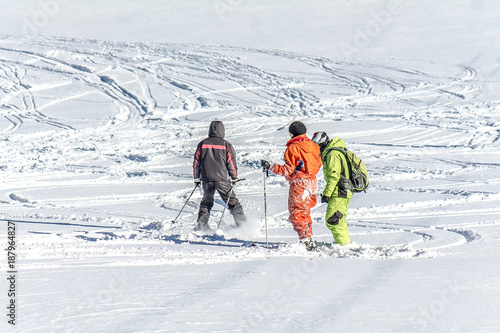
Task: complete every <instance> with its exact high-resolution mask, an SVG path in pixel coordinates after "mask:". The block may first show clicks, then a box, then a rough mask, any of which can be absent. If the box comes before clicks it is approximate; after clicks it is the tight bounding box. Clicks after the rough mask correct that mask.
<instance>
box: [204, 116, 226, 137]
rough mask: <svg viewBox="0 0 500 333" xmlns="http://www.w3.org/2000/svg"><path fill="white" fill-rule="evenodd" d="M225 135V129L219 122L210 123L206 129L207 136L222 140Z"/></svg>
mask: <svg viewBox="0 0 500 333" xmlns="http://www.w3.org/2000/svg"><path fill="white" fill-rule="evenodd" d="M225 135H226V129H225V128H224V124H223V123H222V121H220V120H214V121H212V122H211V123H210V128H209V129H208V136H217V137H220V138H223V137H224V136H225Z"/></svg>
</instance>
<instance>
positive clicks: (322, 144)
mask: <svg viewBox="0 0 500 333" xmlns="http://www.w3.org/2000/svg"><path fill="white" fill-rule="evenodd" d="M311 140H312V142H314V143H315V144H317V145H318V146H319V151H320V152H322V153H323V150H325V148H326V146H327V145H328V142H330V138H328V135H327V134H326V133H325V132H323V131H319V132H316V133H314V135H313V137H312V139H311Z"/></svg>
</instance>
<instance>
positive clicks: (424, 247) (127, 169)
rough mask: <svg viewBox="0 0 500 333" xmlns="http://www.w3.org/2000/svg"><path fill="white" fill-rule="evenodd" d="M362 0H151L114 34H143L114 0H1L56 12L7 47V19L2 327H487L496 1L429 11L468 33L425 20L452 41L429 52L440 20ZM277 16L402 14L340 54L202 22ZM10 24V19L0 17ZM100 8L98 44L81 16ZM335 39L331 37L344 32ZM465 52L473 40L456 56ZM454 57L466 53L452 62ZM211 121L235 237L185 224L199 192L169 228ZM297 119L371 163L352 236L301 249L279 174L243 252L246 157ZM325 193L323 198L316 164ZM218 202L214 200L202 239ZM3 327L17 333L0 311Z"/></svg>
mask: <svg viewBox="0 0 500 333" xmlns="http://www.w3.org/2000/svg"><path fill="white" fill-rule="evenodd" d="M54 1H55V0H54ZM356 2H357V3H358V4H359V3H362V4H364V5H366V8H365V9H364V10H363V12H364V16H361V17H363V19H362V20H361V21H357V20H359V16H357V15H356V14H357V13H358V12H359V10H357V9H354V8H353V7H352V4H351V2H348V1H339V2H336V3H335V4H334V5H329V4H327V2H325V1H313V2H311V4H310V6H304V5H299V4H298V3H297V4H295V3H293V2H292V3H291V4H290V5H286V4H285V3H284V2H277V4H275V5H267V6H266V5H264V4H261V3H259V5H255V6H249V4H247V3H246V2H244V1H241V2H224V1H222V2H215V3H214V4H212V6H207V5H202V4H201V3H200V2H198V3H197V2H195V1H191V2H190V1H187V2H185V3H184V4H183V5H177V6H174V5H171V4H170V5H167V4H161V2H159V1H152V2H151V4H154V5H151V8H149V9H144V10H143V11H142V12H143V14H144V15H143V16H142V19H141V20H139V21H138V22H134V23H133V24H132V25H131V27H128V26H127V29H131V28H132V27H135V28H136V33H137V37H136V36H135V35H129V34H127V33H126V32H124V31H121V32H120V31H118V32H117V31H116V29H115V27H116V26H117V24H118V26H124V25H123V23H121V25H119V22H120V19H122V20H125V19H126V18H128V17H129V16H130V15H133V13H137V12H141V10H142V8H140V7H138V5H133V4H130V5H129V6H124V8H123V9H122V10H120V11H115V12H113V13H112V14H109V13H110V11H109V8H108V6H111V7H112V6H113V5H116V4H114V2H113V1H110V2H108V3H106V4H102V5H101V7H96V9H95V11H96V12H95V15H92V16H86V15H85V13H87V12H88V13H92V12H93V10H94V9H91V7H86V8H87V12H86V11H85V10H84V9H85V8H84V7H82V6H84V5H82V4H75V5H72V6H70V5H67V4H64V3H63V1H60V0H59V2H58V4H59V7H58V9H57V11H56V10H55V9H56V7H53V8H52V9H53V10H54V13H55V12H57V13H55V14H54V15H51V13H52V12H47V10H46V9H43V8H44V7H37V5H36V3H35V2H33V3H32V4H31V5H27V3H29V1H27V2H26V3H24V5H21V4H14V3H12V2H10V1H5V3H9V5H10V7H9V8H10V11H11V13H17V11H21V10H22V8H21V7H22V6H27V7H28V8H29V9H30V11H29V12H28V13H33V14H28V18H30V17H31V18H32V17H34V16H30V15H36V14H37V13H40V11H42V14H43V13H45V15H47V16H48V17H49V18H50V20H48V21H47V22H46V24H44V25H39V26H37V27H36V28H37V31H36V32H37V33H41V34H40V35H24V36H21V35H19V31H16V29H15V28H13V26H12V25H10V26H9V28H8V29H7V28H6V29H5V30H4V32H5V33H6V34H5V35H1V36H0V101H1V103H0V106H1V108H0V110H1V112H2V113H1V117H0V133H1V140H0V146H1V151H2V154H1V157H0V170H1V172H2V175H3V177H2V180H1V182H0V196H1V199H0V204H1V214H2V216H1V219H2V220H1V221H2V224H3V225H5V227H3V228H2V229H1V231H0V235H1V237H0V238H1V239H2V243H3V244H4V246H7V221H13V222H14V223H15V225H16V228H17V243H18V247H17V253H18V257H17V266H18V270H19V274H18V280H17V287H18V296H17V299H16V300H17V304H18V312H17V325H16V328H15V329H17V330H18V331H22V332H208V331H210V332H254V331H264V332H332V331H334V332H336V331H346V332H392V331H393V332H441V331H442V332H472V331H480V332H495V331H498V329H499V327H500V321H499V320H498V314H497V311H496V309H497V308H498V306H499V305H500V304H499V302H498V299H499V291H498V276H499V273H500V271H499V266H498V250H499V235H500V228H499V224H500V209H499V208H498V207H500V204H499V203H500V193H499V190H498V189H499V185H500V178H499V177H498V175H499V174H500V173H499V169H500V153H499V152H500V150H499V146H500V104H499V99H498V93H497V91H498V89H499V85H500V84H499V81H498V75H499V72H498V63H497V62H496V61H497V60H495V52H492V51H491V49H493V50H496V51H498V50H499V47H498V39H495V38H493V37H492V36H494V35H495V31H497V30H498V29H497V27H495V26H494V25H492V24H491V23H492V22H493V19H494V17H495V16H494V15H493V14H492V13H495V10H496V8H491V7H490V6H491V5H486V4H484V3H483V2H473V3H470V2H465V1H464V3H466V4H467V6H463V7H460V8H459V6H456V5H452V3H453V4H454V3H455V2H451V1H449V2H444V3H447V6H448V7H447V9H448V11H446V12H443V11H441V13H443V14H442V15H443V17H444V18H443V21H445V22H457V20H453V18H456V17H457V15H458V16H459V17H460V19H461V20H462V21H463V22H466V23H468V24H469V27H473V28H471V29H469V30H467V32H465V30H463V31H462V30H461V29H464V28H462V27H458V28H457V29H458V31H459V32H460V31H462V32H463V33H462V34H461V35H460V34H458V35H457V34H455V32H456V31H457V30H454V31H442V30H440V32H439V36H440V38H444V37H446V43H440V42H437V44H436V45H438V46H439V47H437V48H436V45H435V44H434V43H430V42H429V43H427V44H426V43H423V44H419V45H417V44H418V43H416V41H417V40H419V41H420V39H418V38H417V36H420V37H423V36H429V35H430V34H432V33H431V32H429V31H428V30H432V27H435V26H434V25H433V23H434V22H435V21H434V19H429V21H428V22H427V24H428V25H421V24H420V21H419V20H421V19H422V16H425V14H424V13H425V9H426V8H429V7H426V6H424V5H423V4H422V5H420V6H421V7H420V6H419V5H416V4H413V5H411V6H410V5H408V6H409V7H406V6H405V7H404V8H403V9H404V10H403V9H401V8H400V9H401V11H398V12H397V15H396V10H397V8H396V7H391V6H394V5H395V4H394V3H395V2H393V3H392V5H391V4H389V3H385V2H383V1H356ZM89 3H91V2H89ZM221 3H222V4H226V7H218V5H220V4H221ZM196 4H198V6H197V5H196ZM396 4H397V3H396ZM87 6H88V5H87ZM186 6H188V7H189V6H190V7H189V8H191V9H193V11H191V12H190V13H191V14H192V17H191V20H194V23H193V24H192V25H191V26H190V27H191V30H189V29H187V31H181V32H179V33H178V34H176V37H175V38H174V37H172V38H169V37H164V39H162V38H160V37H158V38H154V37H152V35H151V34H145V33H146V32H149V31H152V30H155V29H153V28H151V27H156V26H158V25H160V26H161V25H162V24H163V27H164V28H165V29H168V28H171V27H173V26H176V27H181V26H184V24H186V23H183V21H182V20H180V19H177V20H174V21H166V22H163V20H162V17H163V16H162V15H161V14H159V13H162V12H163V13H165V12H169V10H171V11H173V12H184V10H185V9H186V8H185V7H186ZM227 6H230V7H227ZM325 6H327V7H328V6H333V7H328V8H330V9H331V8H336V9H337V11H338V12H336V14H335V15H337V16H338V17H339V18H340V17H342V18H343V19H342V20H343V21H342V20H340V22H338V23H336V25H335V26H332V25H331V23H330V22H326V21H325V20H324V19H323V20H322V17H323V16H324V15H325V13H324V11H321V9H325V8H327V7H325ZM335 6H336V7H335ZM442 6H445V5H442ZM221 8H222V9H226V11H225V12H224V15H223V16H222V17H221V16H220V15H221V12H220V10H221ZM242 8H246V9H247V10H243V9H242ZM395 8H396V9H395ZM432 8H433V10H432V11H431V12H432V13H434V12H436V13H437V12H440V9H442V7H441V5H439V6H438V5H436V6H435V7H432ZM471 8H472V9H473V10H471ZM160 9H161V10H160ZM278 9H279V10H280V12H281V13H283V12H285V13H288V15H289V17H290V20H291V21H292V22H293V21H295V22H297V21H298V20H299V17H300V16H301V15H303V16H304V17H305V18H306V22H308V23H307V25H305V26H304V28H303V29H302V30H305V31H310V32H311V34H314V33H315V32H316V31H317V29H321V28H324V29H326V28H328V29H333V28H336V29H337V30H336V31H339V32H340V33H343V34H344V36H347V34H348V33H352V31H356V29H353V30H351V29H350V28H351V27H353V26H355V27H360V28H358V29H361V30H360V31H363V29H364V25H363V24H365V23H366V22H368V23H366V24H369V23H370V22H372V21H375V22H377V17H380V15H381V14H380V13H384V11H390V10H394V11H395V12H394V13H393V15H392V16H391V20H390V22H388V23H387V24H385V25H384V24H382V23H379V24H380V25H381V27H382V28H383V29H381V30H380V33H379V34H377V35H374V36H373V37H371V39H370V43H368V44H366V45H359V44H358V45H357V46H356V45H355V42H352V43H351V45H354V46H356V48H358V49H359V50H361V48H359V46H363V48H362V49H363V50H364V51H366V52H365V53H366V55H365V56H361V55H362V54H363V53H364V52H361V53H359V52H358V51H356V52H355V54H353V55H352V57H351V56H346V54H345V48H344V49H343V50H342V49H341V48H338V47H328V46H325V45H324V43H322V42H321V37H320V36H318V37H317V38H308V37H309V36H302V35H301V34H300V33H299V32H298V30H294V33H293V34H291V36H292V37H290V38H289V39H286V38H284V36H289V35H288V33H287V32H286V31H289V30H286V29H285V30H284V31H282V30H281V29H280V27H281V26H282V25H286V26H288V25H290V22H288V23H286V24H285V22H284V21H279V22H276V23H275V25H274V27H275V29H274V30H272V31H273V34H271V35H270V36H268V39H263V40H262V41H260V38H259V36H260V35H258V34H257V33H255V32H254V31H253V30H251V29H250V28H245V29H243V30H242V31H243V34H242V35H241V38H240V39H238V38H236V37H235V39H233V38H232V37H231V34H232V33H234V32H231V31H234V30H230V31H229V32H225V33H218V32H219V29H220V27H216V24H214V23H213V20H211V19H213V15H218V17H219V19H220V22H222V23H220V24H222V25H229V26H233V25H236V24H237V23H236V22H235V20H237V19H238V18H242V17H246V18H251V17H259V18H260V19H261V20H262V21H263V23H262V24H261V27H263V28H264V27H266V28H270V27H273V25H272V22H271V18H272V17H277V16H273V12H276V11H278ZM44 10H45V11H44ZM75 12H79V13H81V15H80V16H78V15H76V14H75ZM496 12H498V11H496ZM155 13H156V14H155ZM203 13H206V15H207V17H206V18H205V19H202V17H203V15H202V14H203ZM214 13H215V14H214ZM108 14H109V15H110V16H107V15H108ZM341 14H342V15H341ZM479 14H481V15H482V16H481V17H483V18H484V19H483V20H479V19H478V17H479ZM2 15H4V16H5V15H6V14H2ZM75 15H76V16H75ZM186 15H187V14H186ZM7 16H8V15H7ZM429 16H430V17H433V15H430V14H429ZM16 17H22V16H20V14H17V16H16V15H13V16H12V15H11V16H10V20H15V18H16ZM71 17H74V20H76V21H75V22H73V24H72V23H71ZM103 17H107V18H108V23H107V24H103V25H101V26H100V28H101V29H100V30H101V31H100V33H102V34H103V36H104V38H99V36H98V35H99V34H98V33H97V32H95V31H94V28H93V27H92V26H90V27H92V28H89V29H83V28H82V26H81V25H80V24H78V23H77V22H80V20H83V21H84V22H87V23H88V22H91V21H92V20H99V21H103V20H104V19H103ZM176 17H179V16H176ZM148 18H149V19H150V23H151V26H150V27H149V28H148V24H146V22H148ZM181 21H182V22H181ZM438 21H439V20H438ZM3 22H6V21H5V20H4V21H3ZM117 22H118V23H117ZM162 22H163V23H162ZM322 22H324V23H322ZM356 22H360V23H356ZM417 23H418V24H417ZM4 24H5V23H4ZM436 24H437V23H436ZM440 24H443V26H446V24H445V23H440ZM416 26H419V27H420V28H419V29H416V30H415V31H413V32H412V33H411V34H410V35H408V34H407V35H406V37H408V36H412V37H413V38H414V39H413V41H415V43H416V44H415V46H418V47H417V48H415V47H410V45H408V44H410V43H409V41H408V38H403V36H401V35H400V34H397V33H395V31H399V32H401V31H410V30H412V29H414V28H415V27H416ZM61 27H67V29H62V28H61ZM193 27H205V28H206V29H205V30H204V31H203V29H194V28H193ZM437 27H438V28H439V27H440V26H439V25H437ZM24 28H25V27H24ZM295 29H298V28H295ZM495 29H497V30H495ZM97 30H99V29H97ZM180 30H181V29H180ZM198 30H202V32H201V37H200V35H198V34H196V33H195V32H194V31H198ZM477 34H479V35H481V36H483V37H484V39H485V41H484V42H479V41H477V39H476V37H477ZM54 35H57V36H59V37H55V36H54ZM146 35H147V36H149V37H147V38H146V37H144V38H143V42H137V41H133V40H141V39H142V38H141V37H140V36H146ZM354 36H355V35H354ZM149 38H151V39H149ZM197 38H200V39H199V40H197ZM349 38H351V37H349ZM349 38H347V39H344V42H346V43H349V42H350V41H354V40H355V39H349ZM353 38H355V37H353ZM304 40H308V43H309V45H305V44H304V43H301V42H302V41H304ZM165 41H167V42H168V43H166V42H165ZM403 41H404V43H403ZM463 41H474V43H477V46H478V47H482V49H477V48H476V50H473V51H471V50H470V49H471V47H470V46H469V47H464V45H463V44H462V42H463ZM171 42H176V43H171ZM340 43H341V42H340ZM340 43H337V45H339V44H340ZM299 45H302V46H299ZM304 45H305V46H304ZM394 45H398V47H396V49H395V50H394V54H392V53H391V51H389V48H388V47H392V46H394ZM449 45H453V46H455V47H456V48H455V50H456V51H462V50H465V49H467V52H465V51H464V52H456V53H453V52H450V49H449V47H448V46H449ZM469 45H472V44H469ZM306 46H308V47H309V48H308V49H307V48H306ZM363 50H361V51H363ZM414 50H415V52H414ZM496 54H498V53H496ZM214 119H219V120H222V121H223V122H224V123H225V125H226V137H227V139H229V140H230V141H231V142H232V143H233V145H234V146H235V147H236V150H237V157H238V164H239V173H240V176H241V177H245V178H246V181H244V182H242V183H241V185H238V187H237V188H236V193H237V195H238V197H239V198H240V200H241V201H242V203H243V206H244V209H245V211H246V213H247V215H248V216H249V218H250V222H249V224H248V226H246V227H245V228H243V229H233V228H232V226H233V222H232V220H231V218H230V217H229V216H226V217H224V219H223V222H222V226H223V228H224V229H225V231H226V232H225V236H222V237H221V236H215V235H212V234H208V235H195V234H193V233H192V228H193V225H194V222H195V219H196V214H197V208H198V204H199V200H200V199H201V192H200V191H199V190H196V191H195V192H194V195H193V197H192V200H191V201H190V202H189V203H188V205H187V206H186V209H185V211H184V212H183V213H182V214H181V215H180V216H179V219H178V220H177V222H176V223H172V222H171V221H172V220H173V219H174V218H175V217H176V215H177V213H178V212H179V209H180V208H181V207H182V205H183V203H184V201H185V200H186V199H187V197H188V195H189V194H190V192H191V191H192V189H193V187H194V184H193V182H192V175H191V168H192V167H191V165H192V158H193V153H194V149H195V147H196V144H197V143H198V142H199V141H200V140H201V139H203V138H204V137H206V135H207V131H208V124H209V123H210V121H212V120H214ZM293 120H301V121H304V122H305V123H306V125H307V127H308V134H309V135H311V134H312V133H314V132H315V131H318V130H325V131H327V132H328V133H330V134H331V135H332V136H334V135H338V136H339V137H341V138H343V139H344V140H345V141H346V142H347V143H348V147H349V148H351V149H352V150H354V151H355V152H356V153H357V154H358V155H359V156H360V157H361V158H363V160H364V161H365V163H366V164H367V165H368V167H369V170H370V173H371V185H370V187H369V191H368V192H367V193H366V194H364V193H363V194H356V196H355V198H353V200H352V203H351V208H350V210H349V215H348V222H349V224H350V231H351V237H352V241H353V244H351V245H348V246H346V247H339V246H336V245H333V246H332V247H330V248H325V249H324V250H323V251H322V252H318V253H308V252H306V251H305V250H304V249H303V248H302V247H301V246H300V245H299V244H297V236H296V234H295V232H294V231H293V230H292V228H291V226H290V224H289V222H288V221H287V202H286V200H287V194H288V192H287V191H288V185H287V183H286V181H285V180H284V179H283V178H279V177H275V176H272V177H270V178H268V179H267V183H266V186H267V198H268V216H269V221H268V232H269V241H270V245H271V247H270V248H269V249H266V248H264V247H260V246H259V247H249V246H248V244H249V243H251V242H257V243H258V244H264V242H265V228H264V208H263V175H262V173H261V172H260V167H259V165H260V164H259V160H260V159H261V158H263V157H265V158H267V159H269V160H272V161H274V162H281V161H282V154H283V152H284V149H285V146H284V144H285V143H286V140H287V139H288V133H287V127H288V124H289V123H290V122H292V121H293ZM319 183H320V188H323V187H324V180H323V178H322V175H321V174H320V175H319ZM222 210H223V203H222V202H221V201H220V200H218V201H217V202H216V205H215V206H214V209H213V214H212V218H211V221H210V224H211V226H212V228H214V229H215V226H216V225H217V222H218V221H219V219H220V216H221V213H222ZM324 213H325V207H324V205H320V204H318V205H317V206H316V207H315V208H314V209H313V213H312V216H313V218H314V221H315V225H314V233H315V237H316V238H317V239H318V240H320V241H323V242H331V241H332V237H331V234H330V233H329V231H328V230H327V229H326V227H325V226H324V222H323V217H324ZM2 267H7V258H6V256H3V257H2ZM3 271H4V272H5V275H7V269H6V268H5V269H3ZM2 280H3V281H4V282H3V283H2V284H0V286H1V287H0V288H2V290H4V291H6V290H8V285H7V282H8V281H6V279H2ZM4 294H5V293H4ZM8 301H9V300H8V299H7V297H5V298H4V296H3V298H2V302H4V303H5V304H8ZM0 325H2V331H3V330H9V331H15V329H14V328H13V327H11V325H8V323H7V320H4V321H3V322H2V323H1V324H0Z"/></svg>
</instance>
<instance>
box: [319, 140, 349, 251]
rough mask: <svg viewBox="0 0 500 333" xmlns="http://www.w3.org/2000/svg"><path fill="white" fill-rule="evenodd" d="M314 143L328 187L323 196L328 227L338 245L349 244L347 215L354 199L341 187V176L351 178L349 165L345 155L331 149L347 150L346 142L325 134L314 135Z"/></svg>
mask: <svg viewBox="0 0 500 333" xmlns="http://www.w3.org/2000/svg"><path fill="white" fill-rule="evenodd" d="M312 141H313V142H314V143H316V144H317V145H318V146H319V149H320V152H321V159H322V161H323V174H324V176H325V181H326V187H325V189H324V191H323V194H322V195H321V202H325V203H328V205H327V208H326V216H325V222H326V226H327V228H328V229H330V231H331V232H332V235H333V238H334V239H335V242H336V243H338V244H340V245H346V244H349V243H350V242H351V239H350V237H349V229H348V227H347V221H346V215H347V210H348V209H349V202H350V201H351V198H352V191H350V190H345V189H343V188H341V186H339V180H340V175H341V174H342V175H344V176H345V177H346V178H349V177H350V174H349V165H348V164H347V160H346V157H345V156H344V154H342V153H341V152H340V151H338V150H333V149H331V148H333V147H338V148H344V149H345V142H344V140H342V139H339V138H338V137H335V138H334V139H333V140H330V139H329V138H328V135H327V134H326V133H325V132H316V133H314V136H313V138H312Z"/></svg>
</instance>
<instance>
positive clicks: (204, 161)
mask: <svg viewBox="0 0 500 333" xmlns="http://www.w3.org/2000/svg"><path fill="white" fill-rule="evenodd" d="M225 134H226V130H225V128H224V124H223V123H222V121H218V120H214V121H212V123H211V124H210V129H209V131H208V138H206V139H204V140H202V141H201V142H200V143H199V144H198V147H197V148H196V153H195V154H194V162H193V174H194V178H195V179H196V178H200V179H201V180H203V181H221V180H228V179H229V177H231V179H236V178H237V175H238V172H237V166H236V153H235V151H234V148H233V145H232V144H231V143H230V142H229V141H227V140H224V135H225ZM228 176H229V177H228Z"/></svg>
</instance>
